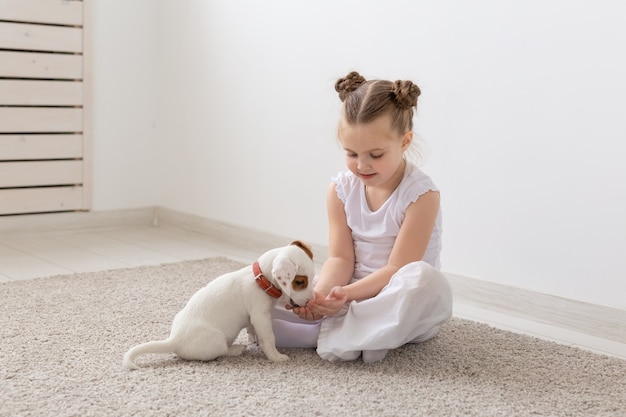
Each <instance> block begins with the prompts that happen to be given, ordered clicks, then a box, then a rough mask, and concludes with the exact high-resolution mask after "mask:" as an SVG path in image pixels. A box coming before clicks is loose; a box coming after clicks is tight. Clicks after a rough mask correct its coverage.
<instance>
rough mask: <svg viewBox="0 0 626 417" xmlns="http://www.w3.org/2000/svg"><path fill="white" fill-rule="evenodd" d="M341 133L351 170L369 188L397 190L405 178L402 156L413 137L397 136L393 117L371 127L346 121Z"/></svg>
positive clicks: (373, 122) (378, 121) (341, 140)
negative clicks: (392, 121) (392, 126)
mask: <svg viewBox="0 0 626 417" xmlns="http://www.w3.org/2000/svg"><path fill="white" fill-rule="evenodd" d="M339 129H340V130H339V137H340V142H341V145H342V146H343V148H344V149H345V151H346V165H347V166H348V169H349V170H350V171H352V173H353V174H354V175H356V176H357V177H359V178H360V179H361V180H362V181H363V183H364V184H365V185H366V186H368V187H374V188H390V189H394V188H395V187H396V186H397V185H398V184H399V182H400V180H401V179H402V176H403V175H404V159H403V157H402V154H403V153H404V151H405V150H406V149H407V148H408V147H409V145H410V144H411V140H412V139H413V133H412V132H407V133H405V134H404V135H399V134H398V133H396V132H395V131H394V130H393V129H392V128H391V116H389V115H385V116H381V117H379V118H377V119H375V120H374V121H372V122H370V123H367V124H357V125H349V124H347V123H346V122H345V121H342V122H341V124H340V128H339Z"/></svg>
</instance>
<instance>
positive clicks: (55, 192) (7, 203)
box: [0, 187, 83, 214]
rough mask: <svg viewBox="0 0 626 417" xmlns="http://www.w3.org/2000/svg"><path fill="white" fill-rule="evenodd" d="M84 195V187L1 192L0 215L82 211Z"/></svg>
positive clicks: (24, 189) (19, 189) (18, 189)
mask: <svg viewBox="0 0 626 417" xmlns="http://www.w3.org/2000/svg"><path fill="white" fill-rule="evenodd" d="M82 194H83V187H48V188H16V189H8V190H0V214H17V213H41V212H49V211H71V210H81V209H82Z"/></svg>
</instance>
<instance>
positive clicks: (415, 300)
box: [272, 261, 452, 361]
mask: <svg viewBox="0 0 626 417" xmlns="http://www.w3.org/2000/svg"><path fill="white" fill-rule="evenodd" d="M451 316H452V291H451V289H450V285H449V284H448V281H447V280H446V278H445V276H444V275H443V274H442V273H441V272H439V271H438V270H437V269H435V268H433V267H432V266H431V265H429V264H428V263H426V262H423V261H419V262H413V263H410V264H408V265H405V266H404V267H402V268H401V269H400V270H398V272H396V273H395V274H394V275H393V276H392V277H391V280H390V281H389V284H387V286H385V288H383V289H382V290H381V292H380V293H379V294H378V295H376V296H375V297H372V298H369V299H367V300H363V301H352V302H351V303H349V304H347V305H346V307H345V308H344V309H343V311H341V312H340V313H339V314H337V315H336V316H333V317H326V318H324V319H322V320H320V321H317V322H310V321H304V320H301V319H300V318H299V317H298V316H296V315H295V314H293V313H292V312H290V311H288V310H285V309H284V306H277V307H276V308H275V309H274V311H273V312H272V318H273V324H274V333H275V335H276V345H277V346H278V347H297V348H314V347H317V353H318V354H319V355H320V356H321V357H322V358H324V359H326V360H330V361H333V360H354V359H357V358H358V357H359V356H360V355H361V352H362V351H364V350H381V349H395V348H397V347H400V346H402V345H405V344H407V343H419V342H424V341H426V340H428V339H431V338H432V337H434V336H436V335H437V333H438V332H439V326H440V325H442V324H443V323H445V322H447V321H448V320H449V319H450V317H451Z"/></svg>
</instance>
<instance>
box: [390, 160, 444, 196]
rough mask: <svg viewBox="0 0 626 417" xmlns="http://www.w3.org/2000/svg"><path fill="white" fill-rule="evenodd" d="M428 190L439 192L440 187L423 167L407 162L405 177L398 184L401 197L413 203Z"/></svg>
mask: <svg viewBox="0 0 626 417" xmlns="http://www.w3.org/2000/svg"><path fill="white" fill-rule="evenodd" d="M428 191H437V192H439V188H438V187H437V185H436V184H435V182H434V181H433V180H432V179H431V178H430V177H429V176H428V175H427V174H426V173H424V172H423V171H422V170H421V169H419V168H418V167H417V166H415V165H413V164H410V163H409V164H407V167H406V171H405V173H404V178H403V179H402V182H401V183H400V185H399V186H398V196H399V198H400V199H402V200H404V201H406V202H407V203H412V202H414V201H417V199H418V198H419V197H420V196H421V195H422V194H425V193H427V192H428Z"/></svg>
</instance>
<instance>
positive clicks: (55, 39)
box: [0, 22, 83, 53]
mask: <svg viewBox="0 0 626 417" xmlns="http://www.w3.org/2000/svg"><path fill="white" fill-rule="evenodd" d="M0 48H5V49H20V50H27V51H55V52H76V53H79V52H82V50H83V30H82V29H81V28H74V27H63V26H42V25H30V24H24V23H8V22H0Z"/></svg>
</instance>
